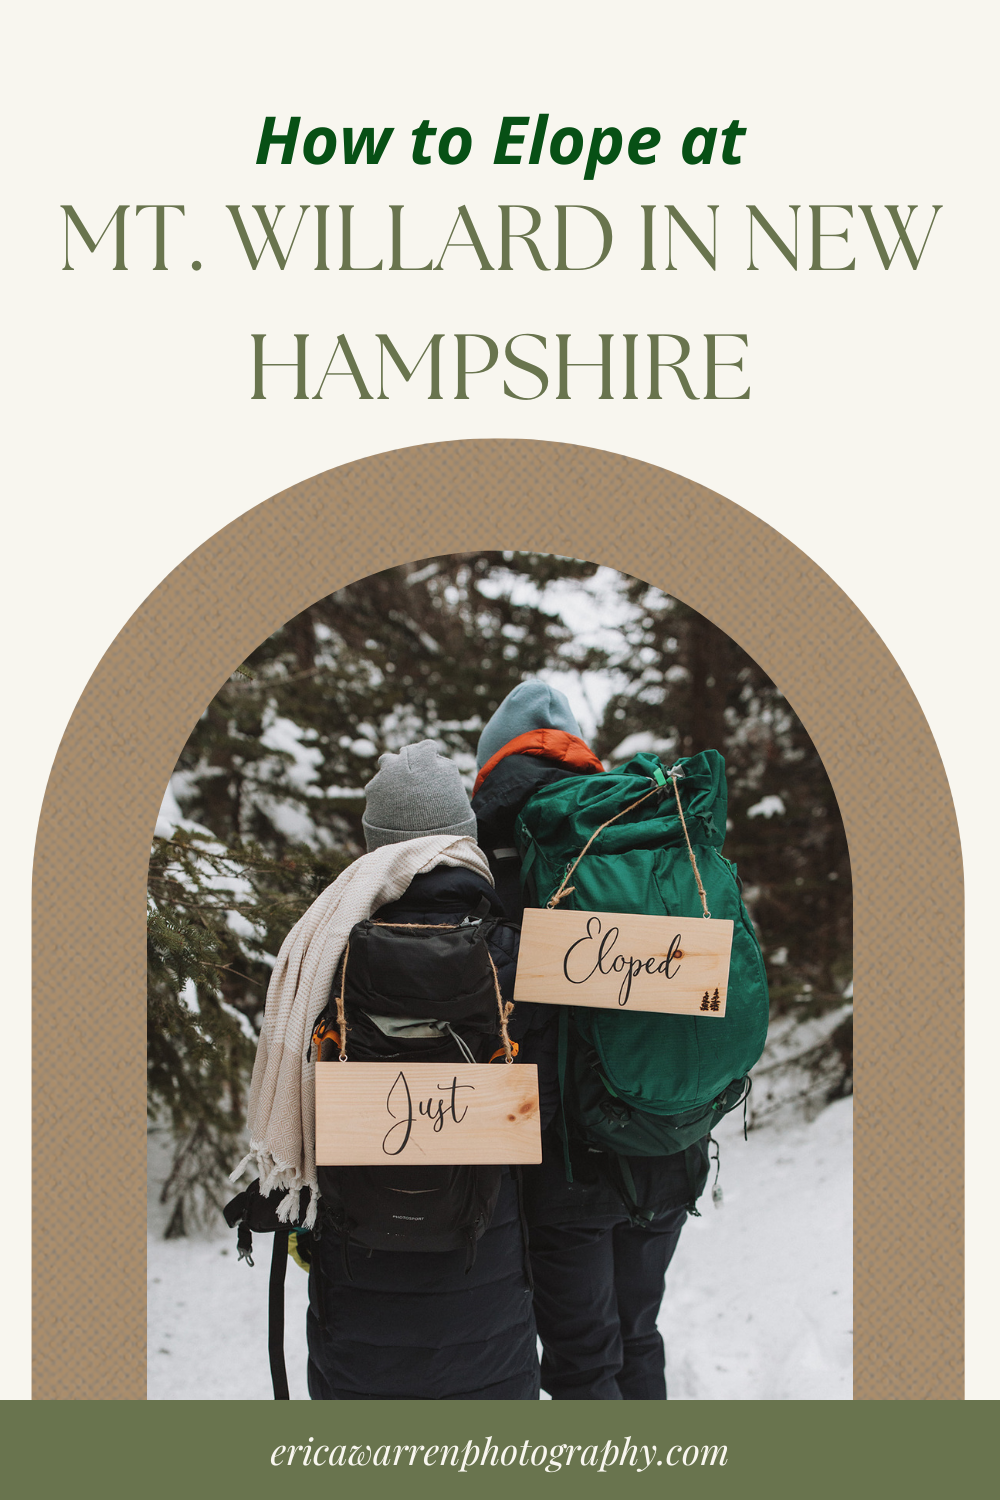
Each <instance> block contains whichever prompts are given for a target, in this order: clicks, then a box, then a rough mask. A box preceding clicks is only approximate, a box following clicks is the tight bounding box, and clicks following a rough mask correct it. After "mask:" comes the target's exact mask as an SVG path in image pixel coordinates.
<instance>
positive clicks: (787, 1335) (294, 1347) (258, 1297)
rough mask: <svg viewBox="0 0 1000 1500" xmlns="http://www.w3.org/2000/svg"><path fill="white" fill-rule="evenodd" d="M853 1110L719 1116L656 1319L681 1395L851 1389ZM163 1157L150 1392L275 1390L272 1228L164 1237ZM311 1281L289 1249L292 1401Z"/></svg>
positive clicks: (152, 1249) (823, 1396)
mask: <svg viewBox="0 0 1000 1500" xmlns="http://www.w3.org/2000/svg"><path fill="white" fill-rule="evenodd" d="M851 1124H852V1111H851V1101H850V1099H841V1100H838V1101H837V1102H836V1103H835V1104H831V1105H830V1106H829V1107H828V1108H826V1109H825V1110H823V1111H822V1112H821V1113H820V1114H819V1115H818V1116H817V1117H816V1119H814V1120H813V1121H812V1122H811V1123H809V1124H806V1123H804V1122H802V1121H801V1120H798V1121H791V1122H787V1121H786V1122H784V1123H775V1124H772V1125H767V1126H764V1127H762V1128H760V1129H758V1130H755V1131H752V1132H751V1134H750V1138H749V1140H748V1141H747V1142H744V1140H743V1132H742V1112H741V1111H737V1112H736V1113H735V1114H734V1115H731V1116H730V1117H729V1118H728V1119H727V1120H725V1121H724V1122H723V1124H722V1126H721V1128H720V1129H719V1130H718V1132H717V1137H718V1139H719V1141H720V1144H721V1148H722V1165H721V1173H720V1178H719V1182H720V1186H721V1187H722V1189H723V1193H724V1201H723V1204H722V1206H721V1207H720V1208H718V1209H716V1208H713V1206H712V1198H711V1178H710V1179H709V1187H708V1188H707V1189H706V1191H705V1193H704V1195H703V1197H702V1199H701V1204H700V1207H701V1212H702V1217H701V1218H698V1219H689V1220H688V1223H687V1226H686V1227H685V1230H684V1233H683V1235H682V1236H681V1241H680V1245H679V1247H678V1249H677V1253H676V1255H675V1256H674V1261H673V1264H672V1266H671V1267H670V1270H669V1272H668V1275H667V1288H666V1295H665V1297H664V1300H663V1308H662V1311H661V1314H660V1329H661V1331H662V1333H663V1337H664V1342H665V1344H666V1347H667V1388H668V1391H669V1395H670V1398H671V1399H672V1400H682V1401H725V1400H736V1401H832V1400H844V1401H849V1400H850V1399H851V1230H852V1219H851V1212H852V1208H851V1183H852V1176H851ZM165 1170H166V1163H165V1158H164V1154H163V1147H162V1143H161V1142H160V1141H159V1140H158V1139H157V1138H156V1137H152V1138H151V1150H150V1184H151V1186H150V1237H149V1260H148V1279H149V1296H148V1315H149V1385H148V1394H149V1399H150V1400H154V1401H177V1400H188V1401H190V1400H197V1401H223V1400H230V1401H232V1400H237V1401H239V1400H243V1401H254V1400H258V1401H260V1400H263V1401H266V1400H270V1399H271V1385H270V1377H269V1374H268V1364H267V1281H268V1267H269V1264H270V1255H271V1240H270V1236H268V1235H258V1236H255V1239H254V1248H255V1251H256V1254H255V1260H256V1264H255V1266H254V1267H253V1269H252V1270H251V1269H249V1268H248V1267H247V1266H246V1265H244V1264H242V1263H241V1264H238V1263H237V1260H236V1235H235V1232H234V1231H230V1230H227V1229H226V1227H225V1225H221V1228H220V1230H219V1231H218V1232H216V1233H211V1234H203V1235H200V1236H194V1235H192V1236H191V1237H190V1238H188V1239H181V1240H164V1239H163V1238H162V1234H163V1227H164V1224H165V1214H164V1210H163V1209H162V1208H161V1207H160V1206H159V1204H158V1203H157V1201H156V1193H157V1191H158V1188H159V1183H160V1182H161V1181H162V1179H163V1175H164V1173H165ZM713 1174H714V1168H713ZM220 1222H221V1221H220ZM306 1290H307V1278H306V1276H305V1273H304V1272H303V1271H301V1270H300V1269H299V1267H298V1266H297V1265H295V1263H294V1262H289V1266H288V1276H287V1280H286V1289H285V1317H286V1329H285V1358H286V1363H287V1366H288V1379H289V1386H290V1390H291V1396H292V1400H293V1401H296V1400H298V1401H303V1400H306V1399H308V1396H307V1391H306V1382H305V1362H306V1355H305V1309H306Z"/></svg>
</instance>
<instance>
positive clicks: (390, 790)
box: [361, 740, 476, 854]
mask: <svg viewBox="0 0 1000 1500" xmlns="http://www.w3.org/2000/svg"><path fill="white" fill-rule="evenodd" d="M361 826H362V827H363V828H364V831H365V843H366V844H367V846H368V852H369V854H370V853H371V851H372V850H373V849H381V848H382V846H383V844H401V843H403V842H404V840H406V839H418V838H422V837H425V836H426V835H427V834H431V833H454V834H464V835H465V836H466V838H470V839H474V838H475V836H476V819H475V815H474V814H473V811H472V808H471V807H470V805H469V798H468V795H467V794H466V791H465V788H464V787H463V785H462V778H461V776H460V775H459V772H458V767H457V766H456V765H455V764H454V763H453V762H452V761H450V760H444V759H442V757H441V755H440V754H439V753H438V747H437V745H436V744H435V743H434V741H433V740H421V741H420V743H419V744H416V745H404V746H403V748H402V750H400V752H399V754H398V755H393V753H392V752H391V751H388V752H387V753H386V754H385V755H380V756H379V758H378V770H377V772H376V773H375V775H374V776H373V777H372V779H371V781H369V783H368V785H367V786H366V787H365V811H364V816H363V817H362V819H361Z"/></svg>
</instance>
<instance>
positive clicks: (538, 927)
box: [514, 907, 733, 1019]
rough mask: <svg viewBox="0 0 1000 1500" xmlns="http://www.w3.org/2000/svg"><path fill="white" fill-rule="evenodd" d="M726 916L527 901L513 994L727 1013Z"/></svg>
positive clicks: (729, 928) (552, 1001) (604, 1005)
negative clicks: (559, 907)
mask: <svg viewBox="0 0 1000 1500" xmlns="http://www.w3.org/2000/svg"><path fill="white" fill-rule="evenodd" d="M732 945H733V924H732V922H731V921H716V920H714V919H705V918H702V917H649V916H636V915H634V914H632V913H623V912H592V911H548V910H544V911H540V910H538V909H537V908H531V907H529V908H527V909H526V910H525V913H524V919H523V923H522V927H521V947H520V953H519V955H518V960H517V979H516V982H515V986H514V1000H515V1003H516V1002H517V1001H535V1002H538V1003H541V1004H545V1005H585V1006H595V1007H597V1008H598V1009H600V1010H644V1011H661V1012H663V1013H664V1014H668V1015H687V1016H704V1017H706V1018H715V1019H722V1018H723V1017H724V1016H725V1014H726V992H727V989H728V985H729V960H730V954H731V951H732Z"/></svg>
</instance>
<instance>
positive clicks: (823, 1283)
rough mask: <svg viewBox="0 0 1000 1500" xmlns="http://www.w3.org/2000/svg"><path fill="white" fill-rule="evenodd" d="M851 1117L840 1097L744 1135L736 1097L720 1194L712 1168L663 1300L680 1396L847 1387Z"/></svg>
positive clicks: (842, 1396) (796, 1394)
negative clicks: (805, 1117) (805, 1115)
mask: <svg viewBox="0 0 1000 1500" xmlns="http://www.w3.org/2000/svg"><path fill="white" fill-rule="evenodd" d="M851 1128H852V1101H851V1100H850V1099H840V1100H838V1101H837V1102H836V1103H834V1104H831V1105H829V1106H828V1107H827V1108H826V1109H824V1110H823V1111H822V1112H821V1113H820V1114H819V1115H817V1117H816V1118H815V1119H814V1120H813V1121H812V1122H811V1123H810V1124H805V1123H804V1122H802V1121H801V1119H799V1120H798V1121H797V1122H792V1123H785V1124H782V1125H778V1124H775V1125H771V1126H762V1127H761V1128H760V1129H759V1130H755V1131H752V1132H751V1133H750V1137H749V1139H748V1140H747V1141H746V1142H744V1140H743V1129H742V1111H740V1110H736V1111H734V1113H733V1114H732V1115H730V1116H729V1117H728V1119H726V1120H724V1121H723V1123H722V1126H721V1127H720V1128H719V1130H717V1131H716V1137H717V1139H718V1140H719V1143H720V1146H721V1158H722V1160H721V1170H720V1174H719V1186H720V1187H721V1188H722V1190H723V1195H724V1196H723V1203H722V1205H721V1207H719V1208H718V1209H716V1208H713V1206H712V1198H711V1183H712V1177H710V1178H709V1187H708V1188H706V1190H705V1193H704V1194H703V1196H702V1198H701V1202H700V1204H699V1207H700V1209H701V1215H702V1217H701V1218H699V1219H693V1218H692V1219H689V1220H688V1222H687V1225H686V1226H685V1229H684V1233H683V1234H682V1235H681V1240H680V1244H679V1245H678V1247H677V1251H676V1254H675V1255H674V1260H673V1264H672V1265H671V1267H670V1270H669V1271H668V1273H667V1287H666V1294H665V1296H664V1299H663V1307H662V1309H661V1312H660V1318H659V1327H660V1332H661V1333H662V1334H663V1340H664V1343H665V1345H666V1349H667V1391H668V1394H669V1397H670V1399H671V1400H682V1401H836V1400H841V1401H850V1400H851V1397H852V1339H851V1331H852V1286H853V1282H852V1227H853V1225H852V1191H853V1176H852V1156H851V1136H852V1129H851ZM714 1171H715V1169H714V1166H713V1168H712V1174H713V1176H714Z"/></svg>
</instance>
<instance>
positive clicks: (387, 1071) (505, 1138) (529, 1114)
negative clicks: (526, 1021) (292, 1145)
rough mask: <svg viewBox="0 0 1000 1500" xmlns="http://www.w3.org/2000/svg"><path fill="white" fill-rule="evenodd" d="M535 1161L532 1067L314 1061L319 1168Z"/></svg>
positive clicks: (537, 1140) (538, 1145)
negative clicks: (315, 1062)
mask: <svg viewBox="0 0 1000 1500" xmlns="http://www.w3.org/2000/svg"><path fill="white" fill-rule="evenodd" d="M541 1159H542V1139H541V1133H540V1129H539V1110H538V1069H537V1068H536V1067H535V1065H534V1064H533V1063H515V1064H513V1065H512V1066H508V1065H507V1064H506V1063H494V1064H488V1063H398V1062H392V1063H376V1062H345V1063H342V1062H320V1063H317V1064H316V1164H317V1166H321V1167H374V1166H410V1165H419V1166H424V1165H427V1164H429V1163H436V1164H439V1165H442V1166H465V1165H477V1164H478V1165H482V1166H486V1165H488V1164H489V1163H490V1162H497V1163H503V1164H507V1165H514V1164H517V1163H519V1162H525V1163H527V1162H540V1161H541Z"/></svg>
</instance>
